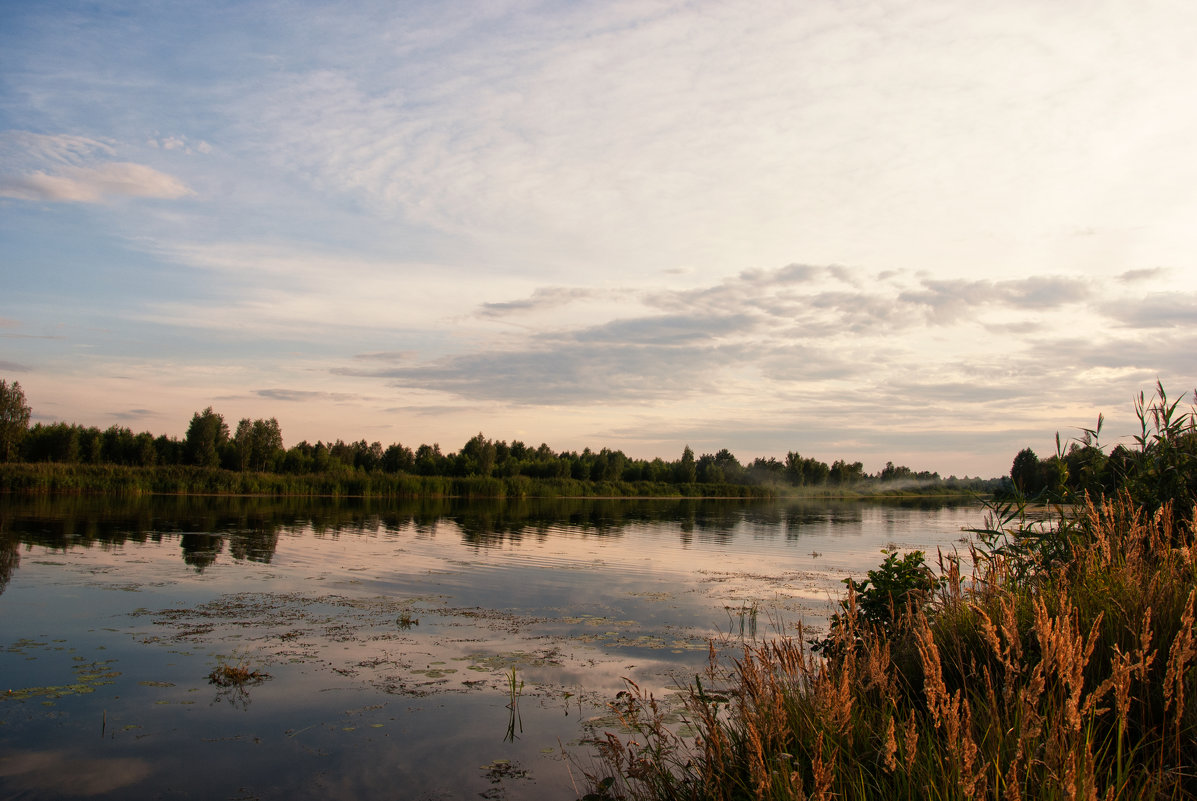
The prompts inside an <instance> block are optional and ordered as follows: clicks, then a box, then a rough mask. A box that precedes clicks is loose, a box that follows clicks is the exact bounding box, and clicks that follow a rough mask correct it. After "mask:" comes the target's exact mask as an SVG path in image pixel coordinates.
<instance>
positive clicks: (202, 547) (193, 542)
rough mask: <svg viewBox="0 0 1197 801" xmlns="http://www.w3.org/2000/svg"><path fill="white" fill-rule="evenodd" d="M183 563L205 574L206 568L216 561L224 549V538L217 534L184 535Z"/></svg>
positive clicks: (182, 542) (182, 539) (182, 540)
mask: <svg viewBox="0 0 1197 801" xmlns="http://www.w3.org/2000/svg"><path fill="white" fill-rule="evenodd" d="M181 544H182V546H183V561H184V562H186V563H187V564H189V565H191V566H192V567H194V568H195V572H196V573H203V572H204V568H206V567H208V565H210V564H212V563H213V562H215V561H216V556H217V554H219V553H220V551H221V549H222V548H223V547H224V537H221V536H219V535H216V534H184V535H183V536H182V538H181Z"/></svg>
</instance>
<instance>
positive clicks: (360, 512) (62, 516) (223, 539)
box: [0, 496, 969, 592]
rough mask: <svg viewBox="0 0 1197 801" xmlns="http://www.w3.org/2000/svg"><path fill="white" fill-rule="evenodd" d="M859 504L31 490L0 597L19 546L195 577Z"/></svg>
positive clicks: (1, 541)
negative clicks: (328, 542) (397, 544)
mask: <svg viewBox="0 0 1197 801" xmlns="http://www.w3.org/2000/svg"><path fill="white" fill-rule="evenodd" d="M968 503H969V502H968V501H966V500H959V499H896V500H894V501H892V502H888V505H891V506H893V507H894V508H904V509H906V508H917V509H920V510H924V511H925V510H935V509H941V508H944V507H951V506H962V505H968ZM876 505H877V504H876V502H870V505H865V504H861V503H859V502H852V501H828V500H816V499H811V500H791V501H780V502H760V501H740V500H698V499H577V498H574V499H553V500H546V499H519V500H484V501H478V500H473V501H467V500H461V499H446V498H433V499H418V500H399V501H396V500H381V499H369V498H365V499H363V498H352V499H327V498H324V499H312V498H295V497H287V498H259V497H211V496H155V497H134V498H121V497H107V496H64V497H53V496H35V497H29V498H14V497H7V498H3V499H0V592H3V590H4V588H5V587H6V586H7V584H8V582H9V581H10V580H11V578H12V574H13V572H14V571H15V570H17V569H18V568H19V566H20V561H21V560H20V550H19V546H20V544H24V545H27V546H28V545H39V546H42V547H45V548H48V549H51V550H57V551H66V550H68V549H71V548H76V547H83V548H90V547H99V548H104V549H111V548H119V547H120V546H123V545H125V544H126V543H147V542H153V543H161V542H163V541H171V540H177V541H178V543H179V546H180V549H181V554H180V555H181V557H182V559H183V561H184V563H186V564H187V565H188V566H190V567H191V568H192V569H194V570H195V571H196V572H198V573H202V572H203V571H204V570H206V569H207V568H208V567H210V566H211V565H213V564H215V563H216V562H217V561H218V560H219V558H220V556H221V554H222V553H225V552H226V548H227V553H228V555H229V556H231V557H232V558H233V559H234V560H236V561H248V562H258V563H262V564H269V563H270V561H271V559H272V558H273V557H274V554H275V552H276V550H277V549H278V546H279V541H280V538H282V537H286V536H304V535H309V536H315V537H317V538H332V539H336V538H340V537H342V536H358V535H377V534H379V533H383V534H391V535H396V534H398V533H400V532H403V531H414V532H415V534H416V535H417V536H425V537H435V536H436V534H437V531H438V527H440V526H442V525H443V524H445V523H446V522H448V523H452V524H453V526H452V528H453V530H454V532H455V533H457V534H459V535H460V536H461V538H462V541H463V542H464V543H465V544H468V545H471V546H474V547H475V548H478V549H489V548H500V547H518V546H519V545H520V544H521V543H522V542H523V541H524V540H525V539H526V538H527V539H530V540H532V541H535V542H544V541H545V540H546V539H547V538H550V537H553V536H555V535H557V534H560V533H561V532H563V531H566V530H568V531H571V532H573V533H574V534H578V535H581V536H587V537H591V536H593V537H599V538H610V539H615V538H620V537H622V536H624V534H625V532H626V531H627V530H628V529H629V528H630V527H643V526H653V525H660V524H668V525H669V527H670V530H671V531H673V532H675V533H676V535H677V536H678V538H679V540H680V543H681V544H682V545H683V546H690V545H692V544H694V543H695V542H699V543H708V544H716V545H717V544H722V543H727V542H729V541H731V540H733V539H735V538H736V537H737V536H753V537H765V538H772V537H776V536H778V534H779V533H780V534H782V536H784V539H785V540H786V541H790V542H792V541H794V540H796V539H798V538H800V537H801V536H802V533H803V531H804V530H811V529H813V528H814V527H826V526H840V525H859V524H860V523H861V521H862V520H863V516H864V514H865V512H866V509H870V508H875V507H876Z"/></svg>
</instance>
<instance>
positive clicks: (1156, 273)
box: [1118, 267, 1168, 284]
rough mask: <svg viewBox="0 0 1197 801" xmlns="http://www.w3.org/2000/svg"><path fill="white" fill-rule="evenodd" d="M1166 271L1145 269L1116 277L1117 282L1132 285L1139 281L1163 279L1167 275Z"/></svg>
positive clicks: (1157, 268) (1151, 268) (1152, 268)
mask: <svg viewBox="0 0 1197 801" xmlns="http://www.w3.org/2000/svg"><path fill="white" fill-rule="evenodd" d="M1167 272H1168V271H1167V270H1165V269H1164V268H1162V267H1146V268H1144V269H1141V270H1127V271H1126V272H1124V273H1122V274H1121V275H1119V276H1118V280H1119V281H1121V282H1122V283H1124V284H1134V283H1139V282H1140V281H1150V280H1151V279H1153V278H1163V277H1164V276H1165V275H1166V274H1167Z"/></svg>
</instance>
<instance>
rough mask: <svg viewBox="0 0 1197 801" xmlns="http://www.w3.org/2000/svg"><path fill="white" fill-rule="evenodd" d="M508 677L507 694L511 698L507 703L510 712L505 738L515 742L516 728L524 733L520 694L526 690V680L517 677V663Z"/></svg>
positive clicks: (507, 740) (506, 740)
mask: <svg viewBox="0 0 1197 801" xmlns="http://www.w3.org/2000/svg"><path fill="white" fill-rule="evenodd" d="M506 678H507V695H508V696H509V697H510V699H511V700H510V701H509V702H508V703H507V709H508V711H509V712H510V714H509V715H508V717H507V734H506V736H505V737H504V738H503V740H504V741H505V742H515V738H516V729H517V728H518V729H519V733H520V734H523V733H524V719H523V717H522V716H521V715H520V695H521V694H522V693H523V691H524V681H523V679H517V678H516V675H515V665H512V666H511V670H510V671H509V672H508V673H507V674H506ZM517 681H518V683H517Z"/></svg>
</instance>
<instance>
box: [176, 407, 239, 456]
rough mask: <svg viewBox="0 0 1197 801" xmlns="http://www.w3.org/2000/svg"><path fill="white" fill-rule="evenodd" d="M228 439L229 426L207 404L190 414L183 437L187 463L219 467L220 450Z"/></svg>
mask: <svg viewBox="0 0 1197 801" xmlns="http://www.w3.org/2000/svg"><path fill="white" fill-rule="evenodd" d="M228 441H229V427H228V425H227V424H226V423H225V422H224V416H223V415H220V414H217V413H216V412H214V411H212V407H211V406H209V407H208V408H207V409H204V410H203V411H202V412H196V413H195V414H193V415H192V416H191V424H190V425H189V426H188V427H187V436H186V438H185V439H184V445H183V448H184V452H185V454H186V459H187V463H188V464H196V465H199V466H200V467H219V466H220V451H221V449H222V448H223V447H224V445H225V443H227V442H228Z"/></svg>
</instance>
